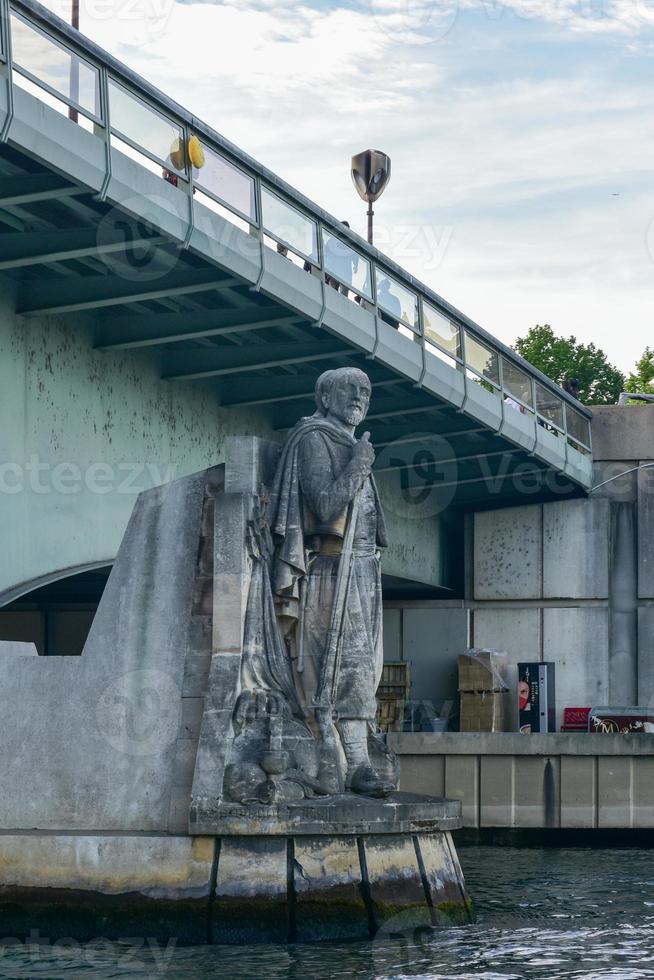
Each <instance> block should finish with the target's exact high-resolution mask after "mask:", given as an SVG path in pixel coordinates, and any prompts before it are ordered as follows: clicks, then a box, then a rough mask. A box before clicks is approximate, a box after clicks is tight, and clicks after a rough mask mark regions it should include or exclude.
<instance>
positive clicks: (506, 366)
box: [502, 357, 534, 408]
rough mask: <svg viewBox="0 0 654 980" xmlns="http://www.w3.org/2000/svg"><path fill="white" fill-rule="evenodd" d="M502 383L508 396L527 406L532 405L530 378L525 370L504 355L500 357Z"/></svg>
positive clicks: (531, 406) (530, 406)
mask: <svg viewBox="0 0 654 980" xmlns="http://www.w3.org/2000/svg"><path fill="white" fill-rule="evenodd" d="M502 384H503V386H504V391H505V392H506V394H507V395H508V396H509V398H515V399H517V400H518V401H519V402H520V403H521V404H522V405H526V406H527V408H533V407H534V399H533V395H532V391H531V378H530V377H529V375H528V374H527V372H526V371H523V370H522V368H519V367H518V366H517V365H516V364H514V363H513V361H509V360H508V358H506V357H503V358H502Z"/></svg>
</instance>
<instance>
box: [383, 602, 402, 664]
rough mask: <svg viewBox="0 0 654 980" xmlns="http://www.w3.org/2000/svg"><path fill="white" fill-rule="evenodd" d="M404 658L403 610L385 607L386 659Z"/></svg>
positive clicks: (386, 660)
mask: <svg viewBox="0 0 654 980" xmlns="http://www.w3.org/2000/svg"><path fill="white" fill-rule="evenodd" d="M401 659H402V611H401V610H400V609H384V661H385V662H389V661H396V662H397V661H398V660H401Z"/></svg>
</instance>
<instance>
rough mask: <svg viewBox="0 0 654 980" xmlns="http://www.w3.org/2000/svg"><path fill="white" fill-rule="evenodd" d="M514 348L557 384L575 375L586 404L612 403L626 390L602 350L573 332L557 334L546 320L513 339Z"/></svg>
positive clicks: (619, 372) (615, 402)
mask: <svg viewBox="0 0 654 980" xmlns="http://www.w3.org/2000/svg"><path fill="white" fill-rule="evenodd" d="M515 349H516V350H517V352H518V354H521V355H522V357H524V358H525V360H527V361H529V363H530V364H533V365H534V367H536V368H538V369H539V370H540V371H542V372H543V374H546V375H547V376H548V378H551V379H552V381H556V383H557V384H559V385H560V384H563V382H564V381H565V379H566V378H576V379H577V380H578V382H579V390H580V397H581V401H583V402H584V403H585V404H586V405H615V404H617V401H618V398H619V397H620V392H622V391H624V390H625V389H624V385H625V377H624V374H623V373H622V371H619V370H618V368H616V367H614V366H613V364H609V361H608V360H607V357H606V354H605V353H604V351H603V350H600V348H599V347H596V346H595V344H592V343H591V344H581V343H579V342H578V341H577V338H576V337H574V336H570V337H557V336H556V334H555V333H554V331H553V330H552V328H551V326H550V325H549V323H543V324H536V326H535V327H531V329H530V330H529V331H528V332H527V334H526V335H525V336H524V337H519V338H518V339H517V340H516V342H515Z"/></svg>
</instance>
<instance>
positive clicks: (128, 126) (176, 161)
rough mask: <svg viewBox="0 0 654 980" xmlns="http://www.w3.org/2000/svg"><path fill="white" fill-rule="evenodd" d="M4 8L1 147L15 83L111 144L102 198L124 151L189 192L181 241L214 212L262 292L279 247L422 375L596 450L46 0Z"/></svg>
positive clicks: (461, 322)
mask: <svg viewBox="0 0 654 980" xmlns="http://www.w3.org/2000/svg"><path fill="white" fill-rule="evenodd" d="M0 13H1V15H2V29H1V31H0V63H1V67H0V70H1V71H2V73H3V74H4V76H5V81H6V85H7V107H8V114H7V118H6V121H5V123H4V125H3V127H2V130H1V131H0V141H5V140H6V139H7V138H8V136H9V133H10V130H11V124H12V119H13V111H14V108H13V107H14V100H13V85H14V84H15V83H17V84H22V85H24V86H27V87H29V88H30V90H31V91H33V92H34V93H35V94H37V95H38V96H39V97H40V98H43V99H44V100H46V101H49V102H50V103H51V104H54V106H55V107H56V108H59V110H60V111H63V112H67V114H68V115H69V117H70V118H71V119H74V121H76V122H78V123H79V124H81V125H84V126H85V127H86V128H87V129H89V130H90V131H92V132H93V133H94V134H95V135H96V136H97V137H98V138H100V139H103V140H104V142H105V145H106V177H105V181H104V183H103V187H102V189H101V192H100V197H101V198H103V197H104V196H106V192H107V190H108V186H109V183H110V179H111V156H112V149H114V150H115V149H121V150H123V152H127V153H129V155H130V156H132V157H133V158H134V159H136V160H137V161H138V162H140V163H141V164H142V165H143V166H146V167H148V168H149V169H151V170H155V171H158V172H159V173H160V174H161V175H162V176H164V177H165V179H167V180H168V181H170V182H171V183H174V184H175V185H176V186H177V187H178V188H180V189H182V190H184V191H186V192H187V193H188V195H189V226H188V233H187V235H186V240H185V242H184V244H185V245H188V243H189V241H190V238H191V234H192V231H193V228H194V227H195V218H196V206H197V205H198V204H203V203H208V204H210V205H214V206H217V207H218V208H219V209H220V210H221V213H223V214H224V215H225V216H226V217H227V218H228V219H230V220H232V221H234V222H235V223H238V224H241V225H243V224H244V225H245V227H247V229H248V231H249V232H250V234H251V235H253V236H255V237H256V239H257V240H258V242H259V246H260V249H261V275H260V277H259V282H258V283H257V284H256V287H255V288H258V287H259V286H260V285H261V280H262V278H263V272H264V255H265V249H266V247H273V248H276V249H277V251H281V252H282V254H286V255H287V256H288V257H292V258H293V259H294V260H295V261H296V262H298V263H299V264H300V265H302V266H303V267H304V269H305V271H307V272H310V273H314V274H316V275H318V276H319V277H320V278H321V280H322V283H323V286H322V288H323V314H322V316H324V306H325V299H324V293H325V289H326V288H329V287H330V286H331V287H333V288H335V289H338V290H339V291H340V292H342V293H344V294H346V295H347V296H348V297H349V298H350V299H352V300H354V301H356V302H357V303H359V304H360V305H362V306H363V307H365V308H366V309H369V310H371V311H372V312H373V313H374V314H375V316H376V317H377V321H376V322H379V320H382V321H385V322H386V323H390V324H391V325H392V326H394V327H396V328H397V329H398V330H399V331H400V332H401V333H403V334H405V335H407V336H408V337H409V338H411V339H412V340H414V341H417V342H418V343H419V344H420V345H421V347H422V358H423V372H422V377H423V378H424V376H425V374H426V372H427V365H428V363H429V360H428V359H429V358H430V357H437V358H440V359H441V360H443V361H445V362H446V363H448V364H450V366H452V367H453V368H454V369H456V370H459V371H461V372H462V373H463V375H464V379H465V383H466V385H468V384H469V383H477V384H480V385H482V386H483V387H484V388H485V389H486V390H488V391H490V392H493V393H495V394H496V395H497V396H498V398H500V399H502V418H503V422H502V428H503V427H504V425H505V423H506V418H507V417H508V411H507V408H508V410H509V411H510V410H513V409H515V410H516V411H518V412H520V413H522V414H526V415H530V416H531V417H532V418H533V419H534V424H535V425H536V424H538V425H540V426H542V427H543V428H544V429H546V430H548V431H549V432H551V433H554V434H555V435H557V436H559V437H561V438H562V439H564V440H565V442H566V446H567V445H571V446H573V447H574V448H576V449H577V450H579V451H580V452H582V453H589V452H591V435H590V418H591V412H590V410H589V409H587V408H585V407H584V406H583V405H581V404H580V403H579V402H577V401H576V400H575V399H574V398H572V397H571V396H570V395H568V394H567V392H564V391H562V390H561V389H560V388H558V386H557V385H555V384H554V383H553V382H552V381H551V380H550V379H549V378H547V377H546V376H545V375H544V374H542V373H541V372H540V371H538V370H536V369H535V368H534V367H533V366H532V365H530V364H529V363H528V362H527V361H525V360H524V359H523V358H521V357H520V356H519V355H518V354H516V353H515V351H513V350H511V348H509V347H507V346H505V345H504V344H502V343H501V342H499V341H497V340H496V339H495V338H493V337H492V336H491V335H490V334H489V333H488V332H487V331H485V330H483V329H482V328H481V327H479V326H478V325H477V324H475V323H474V322H473V321H471V320H470V319H469V318H468V317H466V316H465V315H464V314H462V313H461V312H460V311H458V310H456V309H455V308H454V307H452V306H451V305H450V304H449V303H447V302H446V301H445V300H444V299H443V298H442V297H440V296H438V294H437V293H435V292H434V291H433V290H431V289H429V288H428V287H427V286H425V285H424V284H422V283H420V282H419V281H418V280H416V279H415V278H414V277H413V276H411V275H410V274H408V273H407V272H405V271H404V270H403V269H402V268H401V267H400V266H398V265H397V264H396V263H395V262H393V261H392V260H391V259H389V258H388V257H386V256H384V255H383V254H382V253H380V252H379V251H378V250H377V249H376V248H374V247H373V246H371V245H369V244H368V243H367V242H365V241H364V240H363V239H362V238H360V237H359V236H358V235H356V234H355V233H354V232H352V231H350V229H349V228H347V227H345V226H344V225H343V224H342V222H339V221H337V220H336V219H335V218H334V217H333V216H332V215H330V214H328V213H327V212H325V211H323V210H322V209H321V208H320V207H318V206H317V205H315V204H314V203H313V202H311V201H310V200H308V199H307V198H306V197H304V195H302V194H300V193H299V192H297V191H295V190H294V189H293V188H292V187H291V186H290V185H288V184H286V183H285V182H284V181H282V180H281V179H280V178H279V177H277V176H276V175H275V174H273V173H272V172H271V171H269V170H267V169H266V168H265V167H263V166H261V165H260V164H258V163H257V162H256V161H255V160H253V159H252V158H251V157H249V156H248V155H247V154H245V153H243V152H242V151H241V150H240V149H239V148H238V147H236V146H234V145H233V144H232V143H230V142H229V141H228V140H225V139H224V138H223V137H222V136H220V135H219V134H218V133H217V132H215V131H214V130H213V129H211V127H209V126H207V125H206V124H205V123H202V122H201V121H200V120H198V119H196V118H195V117H194V116H192V115H191V114H190V113H189V112H187V111H186V110H185V109H183V108H182V107H181V106H179V105H178V104H176V103H175V102H173V101H172V100H171V99H169V98H168V97H167V96H165V95H164V94H163V93H161V92H159V91H158V90H157V89H156V88H154V87H153V86H151V85H150V84H149V83H148V82H146V81H145V80H143V79H141V78H140V77H139V76H138V75H136V74H135V73H134V72H132V71H130V70H129V69H128V68H126V67H125V66H124V65H121V64H120V62H118V61H116V60H115V59H114V58H112V57H111V55H109V54H107V53H106V52H104V51H103V50H102V49H101V48H99V47H98V46H97V45H95V44H94V43H93V42H91V41H90V40H88V39H87V38H85V37H84V36H83V35H81V34H79V33H78V32H77V31H75V30H74V29H73V28H72V27H70V26H69V25H68V24H66V23H65V22H64V21H62V20H60V19H59V18H58V17H56V16H55V15H54V14H52V13H50V11H48V10H47V9H46V8H44V7H42V6H41V5H40V4H39V3H36V2H34V0H0ZM289 253H290V255H289ZM421 380H422V379H421ZM420 383H421V382H418V384H420ZM467 390H468V389H467V388H466V391H467ZM466 401H467V398H466ZM464 407H465V402H464Z"/></svg>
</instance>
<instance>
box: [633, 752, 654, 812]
mask: <svg viewBox="0 0 654 980" xmlns="http://www.w3.org/2000/svg"><path fill="white" fill-rule="evenodd" d="M631 765H632V773H633V790H632V792H633V806H632V827H651V826H652V814H653V813H654V758H652V757H651V756H636V757H634V758H633V759H632V760H631Z"/></svg>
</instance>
